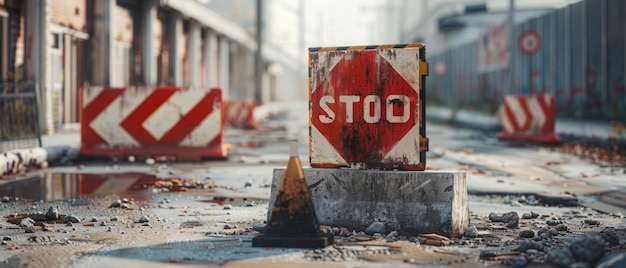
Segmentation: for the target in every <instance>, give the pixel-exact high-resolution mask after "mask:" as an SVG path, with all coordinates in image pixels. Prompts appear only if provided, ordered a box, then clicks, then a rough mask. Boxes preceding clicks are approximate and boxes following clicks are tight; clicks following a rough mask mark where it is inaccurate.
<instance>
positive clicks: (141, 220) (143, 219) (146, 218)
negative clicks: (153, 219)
mask: <svg viewBox="0 0 626 268" xmlns="http://www.w3.org/2000/svg"><path fill="white" fill-rule="evenodd" d="M149 221H150V219H148V216H146V215H143V216H141V218H139V221H137V222H138V223H144V222H149Z"/></svg>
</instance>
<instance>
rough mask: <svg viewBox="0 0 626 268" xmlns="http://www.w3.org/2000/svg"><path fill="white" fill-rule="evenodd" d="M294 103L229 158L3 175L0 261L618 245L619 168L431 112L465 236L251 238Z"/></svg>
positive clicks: (157, 261)
mask: <svg viewBox="0 0 626 268" xmlns="http://www.w3.org/2000/svg"><path fill="white" fill-rule="evenodd" d="M292 105H293V107H287V109H286V110H287V111H288V112H285V109H283V110H280V109H274V110H273V111H274V112H272V113H269V114H268V115H267V116H266V118H268V120H266V121H263V122H262V123H263V124H262V127H261V128H260V129H257V130H239V129H230V128H229V129H226V130H225V139H226V142H227V143H228V144H230V145H231V150H230V151H229V159H228V160H223V161H205V162H199V163H179V162H171V161H167V160H165V159H163V160H164V161H161V159H152V160H153V161H149V159H134V161H133V162H129V161H128V159H123V160H117V161H112V160H107V161H89V162H86V161H83V162H80V161H77V162H75V163H72V164H68V165H64V166H54V167H50V168H48V169H45V170H33V171H30V172H27V173H24V174H21V175H18V176H15V177H8V178H4V179H2V180H0V197H3V199H2V203H1V204H0V206H1V207H0V208H1V209H0V211H1V216H2V217H3V218H4V219H3V220H2V221H0V227H1V228H0V237H2V238H3V240H2V241H1V245H0V266H1V267H112V266H114V267H138V266H141V265H149V266H151V267H171V266H174V267H176V266H183V267H195V266H198V267H200V266H201V267H211V266H216V267H218V266H219V267H250V266H252V265H254V266H256V267H294V266H298V267H300V266H304V267H414V266H416V265H419V266H425V267H440V266H453V267H484V266H513V267H525V266H550V265H551V266H559V267H560V266H562V267H566V266H570V265H579V267H585V266H584V265H587V266H594V265H597V264H599V263H610V261H609V260H608V258H609V257H611V256H613V257H615V258H620V257H622V258H623V256H624V254H623V248H624V245H625V244H624V242H626V241H625V240H626V221H625V220H624V219H623V215H624V213H626V212H625V211H624V209H626V201H624V200H626V198H625V197H624V196H626V195H625V194H624V192H625V191H624V189H625V188H626V187H625V186H626V185H625V184H626V182H625V181H624V180H623V177H624V166H622V165H621V164H619V163H617V164H615V165H612V164H610V162H607V161H606V160H603V159H598V160H593V159H589V158H586V157H581V156H580V155H577V154H575V153H572V152H567V151H563V150H558V149H557V148H554V147H542V146H536V145H527V144H514V143H504V142H500V141H498V140H497V139H495V138H494V137H495V135H496V134H494V133H491V132H481V131H476V130H469V129H460V128H456V127H451V126H446V125H441V124H430V125H428V128H427V129H428V134H427V136H428V137H429V138H430V139H431V151H430V152H428V154H427V164H428V169H442V170H444V169H448V170H465V171H466V174H467V182H468V192H469V193H470V195H469V206H470V210H471V221H470V224H471V227H470V229H469V230H468V232H466V234H465V235H464V236H463V237H461V238H452V239H449V238H445V237H440V236H436V235H433V234H424V235H419V236H415V237H406V236H401V235H398V233H397V232H394V231H395V230H385V231H384V232H380V233H377V232H375V231H373V232H372V231H368V232H366V230H368V227H372V228H373V226H363V228H362V230H347V229H345V228H342V227H341V226H323V227H322V228H323V229H324V230H325V231H327V232H333V233H334V234H335V245H333V246H330V247H327V248H324V249H317V250H306V249H282V248H254V247H252V246H251V244H252V242H251V241H252V238H253V237H254V236H256V235H258V234H260V233H261V232H262V231H263V229H264V223H265V221H266V220H267V209H268V199H269V196H270V191H271V189H270V187H271V176H272V171H273V169H274V168H283V167H285V165H286V164H287V160H288V159H289V148H288V140H290V139H294V138H296V139H298V140H300V141H303V142H301V143H300V144H299V152H300V157H301V162H302V163H305V165H306V163H308V156H307V152H308V144H307V143H306V142H305V141H307V137H308V125H307V124H308V121H307V120H306V119H302V118H299V117H297V116H294V114H306V107H307V106H306V105H304V106H300V105H297V104H292ZM302 109H304V112H303V113H300V112H302V111H300V110H302ZM75 135H77V133H76V132H72V131H69V132H67V133H63V135H61V136H59V137H57V139H58V140H55V142H57V144H55V145H60V144H62V143H63V139H68V141H67V142H68V143H71V142H73V141H74V139H72V138H71V137H74V136H75ZM153 162H154V163H153ZM51 208H52V210H51ZM355 209H358V208H355ZM51 211H53V212H54V211H56V214H55V213H49V212H51ZM54 215H57V217H56V218H55V217H54ZM26 218H31V219H32V221H29V220H27V219H26ZM70 220H74V221H76V222H71V221H70ZM77 220H79V221H77ZM68 222H71V223H68ZM20 224H21V225H20ZM382 224H383V226H384V223H382ZM372 228H369V230H374V229H372ZM600 239H602V240H600ZM592 253H593V254H592ZM602 258H607V259H602ZM622 261H623V260H622ZM616 263H618V264H619V262H616ZM613 267H619V266H615V265H614V266H613Z"/></svg>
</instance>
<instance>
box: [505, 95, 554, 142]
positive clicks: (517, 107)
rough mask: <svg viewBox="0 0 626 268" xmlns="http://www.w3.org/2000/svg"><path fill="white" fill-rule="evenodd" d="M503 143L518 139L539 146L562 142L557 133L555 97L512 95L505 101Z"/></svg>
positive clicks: (506, 97)
mask: <svg viewBox="0 0 626 268" xmlns="http://www.w3.org/2000/svg"><path fill="white" fill-rule="evenodd" d="M500 111H501V119H502V131H501V132H500V134H498V139H501V140H517V141H529V142H538V143H559V142H561V139H560V138H559V136H558V135H557V134H556V133H555V132H554V127H555V123H556V100H555V98H554V95H550V94H536V95H531V96H521V95H509V96H505V97H504V98H503V100H502V107H501V109H500Z"/></svg>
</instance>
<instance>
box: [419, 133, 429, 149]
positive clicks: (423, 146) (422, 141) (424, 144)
mask: <svg viewBox="0 0 626 268" xmlns="http://www.w3.org/2000/svg"><path fill="white" fill-rule="evenodd" d="M420 152H428V138H426V137H422V136H420Z"/></svg>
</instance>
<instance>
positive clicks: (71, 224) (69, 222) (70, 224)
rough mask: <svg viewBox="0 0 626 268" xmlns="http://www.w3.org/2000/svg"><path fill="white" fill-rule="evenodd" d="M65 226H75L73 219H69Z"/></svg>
mask: <svg viewBox="0 0 626 268" xmlns="http://www.w3.org/2000/svg"><path fill="white" fill-rule="evenodd" d="M65 226H68V227H74V224H73V223H72V222H71V221H68V222H67V223H65Z"/></svg>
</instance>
